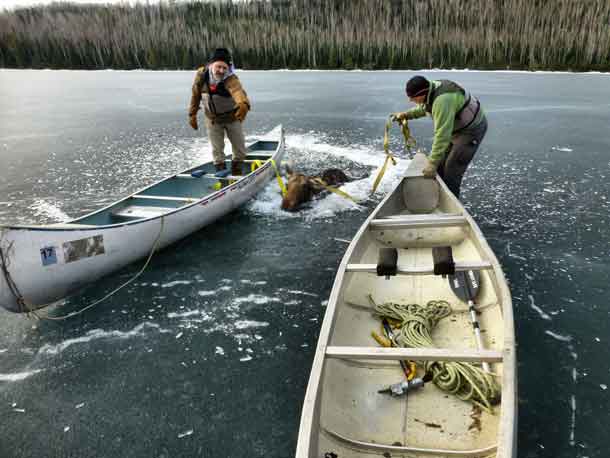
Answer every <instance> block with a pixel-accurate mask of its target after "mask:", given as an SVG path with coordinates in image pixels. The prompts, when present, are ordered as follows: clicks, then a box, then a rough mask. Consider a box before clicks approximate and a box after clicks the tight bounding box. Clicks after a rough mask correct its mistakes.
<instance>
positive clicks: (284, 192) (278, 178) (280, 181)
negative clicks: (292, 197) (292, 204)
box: [269, 159, 288, 197]
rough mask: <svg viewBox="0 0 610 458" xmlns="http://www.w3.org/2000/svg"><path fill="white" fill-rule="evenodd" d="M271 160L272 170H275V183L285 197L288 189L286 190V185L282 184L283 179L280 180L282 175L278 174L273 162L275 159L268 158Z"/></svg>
mask: <svg viewBox="0 0 610 458" xmlns="http://www.w3.org/2000/svg"><path fill="white" fill-rule="evenodd" d="M269 160H270V161H271V165H272V166H273V168H274V170H275V177H276V178H277V183H278V184H279V185H280V189H281V190H282V196H283V197H286V193H287V192H288V191H286V186H285V185H284V181H283V180H282V177H281V175H280V171H279V170H278V168H277V165H276V164H275V160H274V159H269Z"/></svg>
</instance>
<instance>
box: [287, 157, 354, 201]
mask: <svg viewBox="0 0 610 458" xmlns="http://www.w3.org/2000/svg"><path fill="white" fill-rule="evenodd" d="M287 172H288V182H287V183H286V191H287V192H286V196H285V197H284V198H283V199H282V209H283V210H287V211H296V210H298V209H299V207H300V206H301V205H302V204H304V203H306V202H309V201H310V200H312V199H313V198H314V196H315V195H316V194H319V193H320V192H322V191H323V190H324V188H323V187H322V186H320V185H319V184H318V183H316V181H315V179H316V178H319V179H321V180H322V181H324V183H326V184H327V185H328V186H339V185H342V184H343V183H347V182H348V181H351V178H349V177H348V176H347V175H346V174H345V173H344V172H343V170H340V169H326V170H324V172H322V173H321V174H320V175H319V176H309V175H303V174H302V173H294V172H293V171H292V170H291V169H290V168H288V167H287Z"/></svg>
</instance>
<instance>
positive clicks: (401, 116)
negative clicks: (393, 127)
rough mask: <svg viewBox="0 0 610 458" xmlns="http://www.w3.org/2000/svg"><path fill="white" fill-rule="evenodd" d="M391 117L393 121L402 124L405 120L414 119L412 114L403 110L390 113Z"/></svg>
mask: <svg viewBox="0 0 610 458" xmlns="http://www.w3.org/2000/svg"><path fill="white" fill-rule="evenodd" d="M390 119H391V120H392V121H393V122H397V123H399V124H402V122H403V121H408V120H409V119H413V118H412V116H411V114H410V113H409V112H408V111H403V112H400V113H392V114H391V115H390Z"/></svg>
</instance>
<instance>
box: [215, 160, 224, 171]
mask: <svg viewBox="0 0 610 458" xmlns="http://www.w3.org/2000/svg"><path fill="white" fill-rule="evenodd" d="M214 167H216V171H217V172H220V171H221V170H225V169H226V168H227V166H226V165H225V163H224V162H221V163H220V164H214Z"/></svg>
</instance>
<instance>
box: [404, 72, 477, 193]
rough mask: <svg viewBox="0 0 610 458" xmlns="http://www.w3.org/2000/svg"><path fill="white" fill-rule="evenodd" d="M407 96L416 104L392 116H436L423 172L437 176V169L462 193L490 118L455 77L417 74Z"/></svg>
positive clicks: (447, 183) (454, 188) (410, 117)
mask: <svg viewBox="0 0 610 458" xmlns="http://www.w3.org/2000/svg"><path fill="white" fill-rule="evenodd" d="M406 90H407V96H408V97H409V100H410V101H411V102H414V103H416V104H417V106H416V107H415V108H412V109H410V110H408V111H405V112H402V113H394V114H393V115H392V119H393V120H394V121H397V122H401V121H402V120H409V119H417V118H422V117H424V116H426V114H428V115H430V116H432V119H433V121H434V141H433V143H432V151H431V152H430V155H429V156H428V160H429V164H428V165H427V166H426V167H425V168H424V170H423V173H424V176H425V177H427V178H433V177H434V176H435V174H436V173H438V175H439V176H440V177H441V178H442V179H443V181H444V182H445V184H446V185H447V187H448V188H449V189H450V190H451V192H453V194H454V195H455V196H456V197H458V198H459V197H460V185H461V183H462V177H463V176H464V173H465V172H466V169H467V168H468V164H470V161H471V160H472V158H473V157H474V153H476V151H477V149H478V148H479V145H480V144H481V141H482V140H483V137H485V132H487V119H486V118H485V114H484V113H483V109H482V108H481V104H480V103H479V101H478V100H477V98H476V97H474V96H473V95H471V94H469V93H468V92H467V91H465V90H464V89H463V88H462V87H461V86H459V85H458V84H457V83H454V82H453V81H449V80H440V81H428V80H427V79H426V78H424V77H423V76H419V75H418V76H414V77H413V78H411V79H410V80H409V81H408V82H407V88H406Z"/></svg>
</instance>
